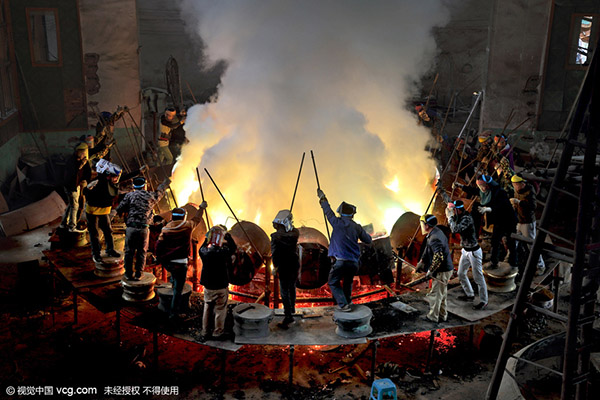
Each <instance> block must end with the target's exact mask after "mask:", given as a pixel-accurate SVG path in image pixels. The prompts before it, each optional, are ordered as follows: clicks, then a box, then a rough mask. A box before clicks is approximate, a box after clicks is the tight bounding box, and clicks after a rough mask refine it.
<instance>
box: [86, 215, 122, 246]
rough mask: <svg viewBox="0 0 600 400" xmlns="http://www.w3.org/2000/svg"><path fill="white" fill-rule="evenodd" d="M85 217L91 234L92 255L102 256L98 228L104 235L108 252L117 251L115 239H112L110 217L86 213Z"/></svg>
mask: <svg viewBox="0 0 600 400" xmlns="http://www.w3.org/2000/svg"><path fill="white" fill-rule="evenodd" d="M85 217H86V219H87V222H88V232H89V233H90V242H91V244H92V254H94V255H96V256H100V250H102V248H101V246H100V233H99V232H98V228H100V229H101V230H102V233H103V234H104V243H105V244H106V251H111V250H114V249H115V246H114V242H113V237H112V226H111V224H110V215H109V214H105V215H94V214H89V213H85Z"/></svg>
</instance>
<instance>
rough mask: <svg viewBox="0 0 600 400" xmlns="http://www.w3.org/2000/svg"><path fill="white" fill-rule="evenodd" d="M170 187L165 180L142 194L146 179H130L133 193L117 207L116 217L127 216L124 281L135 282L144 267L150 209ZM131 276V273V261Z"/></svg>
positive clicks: (126, 196) (151, 211) (150, 220)
mask: <svg viewBox="0 0 600 400" xmlns="http://www.w3.org/2000/svg"><path fill="white" fill-rule="evenodd" d="M169 183H171V180H170V179H169V178H166V179H165V180H164V182H163V183H161V184H160V185H159V186H158V188H156V191H155V192H149V191H147V190H146V179H144V178H143V177H141V176H140V177H137V178H134V179H133V188H134V191H133V192H129V193H127V194H126V195H125V197H124V198H123V200H122V201H121V203H119V206H118V207H117V213H118V214H127V217H126V218H125V225H126V227H127V228H126V229H125V278H126V279H132V280H139V279H140V278H141V276H142V273H143V272H144V267H145V266H146V252H147V251H148V235H149V230H148V226H149V225H150V223H151V222H152V217H153V213H154V211H153V210H154V206H156V204H157V203H158V202H159V201H160V199H162V197H163V196H164V195H165V189H166V188H167V186H168V185H169ZM134 257H135V259H136V263H135V275H134V273H133V259H134Z"/></svg>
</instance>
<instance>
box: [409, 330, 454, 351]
mask: <svg viewBox="0 0 600 400" xmlns="http://www.w3.org/2000/svg"><path fill="white" fill-rule="evenodd" d="M430 339H431V332H429V331H426V332H417V333H412V334H410V335H403V336H399V337H398V346H407V345H408V346H411V347H412V346H415V345H426V343H428V342H429V340H430ZM434 346H435V349H436V350H437V351H439V352H441V353H444V352H447V351H449V350H450V349H453V348H454V347H456V346H457V337H456V336H455V335H453V334H452V333H451V332H450V330H448V329H440V330H438V331H436V335H435V339H434Z"/></svg>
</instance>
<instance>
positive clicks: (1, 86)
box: [0, 1, 17, 120]
mask: <svg viewBox="0 0 600 400" xmlns="http://www.w3.org/2000/svg"><path fill="white" fill-rule="evenodd" d="M7 6H8V2H7V1H0V120H2V119H5V118H6V117H8V116H9V115H11V114H13V113H14V112H15V111H17V109H16V104H15V96H14V92H13V83H14V81H13V75H12V64H11V62H10V46H9V40H10V39H9V34H8V32H9V31H8V21H7V19H8V18H7V15H6V12H5V7H7Z"/></svg>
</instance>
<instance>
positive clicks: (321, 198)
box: [317, 189, 326, 201]
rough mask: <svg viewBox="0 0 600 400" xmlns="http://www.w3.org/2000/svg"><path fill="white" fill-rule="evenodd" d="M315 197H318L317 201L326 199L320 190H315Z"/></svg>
mask: <svg viewBox="0 0 600 400" xmlns="http://www.w3.org/2000/svg"><path fill="white" fill-rule="evenodd" d="M317 196H318V197H319V201H323V200H325V199H326V197H325V193H323V191H322V190H321V189H317Z"/></svg>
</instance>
